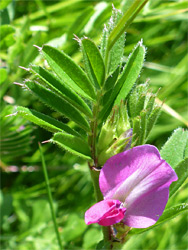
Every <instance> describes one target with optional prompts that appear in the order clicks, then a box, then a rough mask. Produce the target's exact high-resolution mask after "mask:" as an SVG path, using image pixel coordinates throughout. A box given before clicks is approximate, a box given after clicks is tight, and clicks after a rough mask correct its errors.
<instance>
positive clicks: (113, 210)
mask: <svg viewBox="0 0 188 250" xmlns="http://www.w3.org/2000/svg"><path fill="white" fill-rule="evenodd" d="M121 205H122V204H121V202H120V201H118V200H103V201H100V202H98V203H96V204H95V205H93V206H92V207H91V208H90V209H88V210H87V211H86V213H85V223H86V224H87V225H89V224H92V223H98V224H99V225H101V226H110V225H113V224H115V223H118V222H120V221H121V220H122V219H123V218H124V215H125V211H126V209H125V208H124V207H122V206H121Z"/></svg>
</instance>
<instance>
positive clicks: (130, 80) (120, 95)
mask: <svg viewBox="0 0 188 250" xmlns="http://www.w3.org/2000/svg"><path fill="white" fill-rule="evenodd" d="M144 57H145V47H144V46H143V45H142V43H141V42H139V43H138V45H137V47H136V48H135V49H134V51H133V53H132V54H131V56H130V57H129V59H128V61H127V64H126V66H125V68H124V70H123V72H122V73H121V75H120V78H119V80H118V81H117V83H116V85H115V87H114V89H113V92H112V94H111V96H110V97H109V99H108V101H107V103H106V104H104V107H103V109H102V111H101V113H100V118H101V119H102V120H103V119H104V117H107V116H108V114H109V113H110V111H111V108H112V106H113V105H119V104H120V102H121V100H125V98H126V97H127V95H128V94H129V92H130V90H131V89H132V87H133V85H134V84H135V82H136V80H137V78H138V77H139V74H140V71H141V69H142V65H143V62H144ZM114 100H115V101H114Z"/></svg>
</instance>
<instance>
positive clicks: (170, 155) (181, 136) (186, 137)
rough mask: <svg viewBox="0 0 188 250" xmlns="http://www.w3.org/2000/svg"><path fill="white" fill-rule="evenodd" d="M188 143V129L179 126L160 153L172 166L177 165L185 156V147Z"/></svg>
mask: <svg viewBox="0 0 188 250" xmlns="http://www.w3.org/2000/svg"><path fill="white" fill-rule="evenodd" d="M187 143H188V131H184V130H183V129H182V128H178V129H176V130H175V131H174V133H173V134H172V135H171V137H170V138H169V139H168V141H167V142H166V143H165V145H164V146H163V147H162V149H161V151H160V154H161V157H162V158H163V159H164V160H166V161H167V162H168V163H169V164H170V165H171V167H173V168H174V167H175V166H176V165H177V164H178V163H179V162H181V161H182V160H184V158H185V148H186V145H187Z"/></svg>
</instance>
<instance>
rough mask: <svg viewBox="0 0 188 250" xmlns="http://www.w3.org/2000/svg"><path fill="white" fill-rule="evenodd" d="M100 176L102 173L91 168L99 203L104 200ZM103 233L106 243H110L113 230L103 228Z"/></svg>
mask: <svg viewBox="0 0 188 250" xmlns="http://www.w3.org/2000/svg"><path fill="white" fill-rule="evenodd" d="M99 174H100V171H96V170H94V169H93V168H92V167H90V175H91V179H92V181H93V186H94V192H95V198H96V201H97V202H99V201H102V200H103V195H102V193H101V190H100V187H99ZM102 231H103V236H104V241H105V242H109V241H110V240H111V228H110V227H102Z"/></svg>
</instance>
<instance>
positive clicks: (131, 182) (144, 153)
mask: <svg viewBox="0 0 188 250" xmlns="http://www.w3.org/2000/svg"><path fill="white" fill-rule="evenodd" d="M177 179H178V177H177V175H176V173H175V171H174V170H173V169H172V168H171V166H170V165H169V164H168V163H167V162H166V161H165V160H163V159H161V157H160V154H159V151H158V149H157V148H156V147H154V146H152V145H142V146H137V147H135V148H132V149H129V150H127V151H125V152H123V153H120V154H117V155H114V156H113V157H111V158H110V159H109V160H107V162H106V163H105V164H104V167H103V168H102V170H101V172H100V176H99V185H100V189H101V192H102V194H103V196H104V200H103V201H100V202H98V203H96V204H95V205H93V206H92V207H91V208H90V209H88V210H87V211H86V213H85V222H86V224H88V225H89V224H91V223H98V224H99V225H102V226H110V225H113V224H115V223H118V222H120V221H123V223H124V224H126V225H127V226H129V227H134V228H146V227H149V226H152V225H153V224H155V223H156V222H157V220H158V219H159V217H160V216H161V215H162V213H163V210H164V209H165V206H166V203H167V201H168V196H169V187H170V185H171V183H172V182H173V181H176V180H177Z"/></svg>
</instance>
